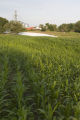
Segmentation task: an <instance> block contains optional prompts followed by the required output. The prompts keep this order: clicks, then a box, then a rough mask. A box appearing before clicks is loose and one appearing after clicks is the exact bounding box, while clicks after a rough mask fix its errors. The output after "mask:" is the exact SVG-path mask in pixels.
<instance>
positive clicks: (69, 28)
mask: <svg viewBox="0 0 80 120" xmlns="http://www.w3.org/2000/svg"><path fill="white" fill-rule="evenodd" d="M39 26H40V28H41V31H46V30H50V31H57V32H79V33H80V21H78V22H76V23H69V24H61V25H60V26H57V25H56V24H49V23H46V24H45V25H43V24H40V25H39Z"/></svg>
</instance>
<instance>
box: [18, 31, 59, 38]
mask: <svg viewBox="0 0 80 120" xmlns="http://www.w3.org/2000/svg"><path fill="white" fill-rule="evenodd" d="M19 35H27V36H47V37H57V36H54V35H48V34H42V33H31V32H21V33H19Z"/></svg>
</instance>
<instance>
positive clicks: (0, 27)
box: [0, 17, 8, 33]
mask: <svg viewBox="0 0 80 120" xmlns="http://www.w3.org/2000/svg"><path fill="white" fill-rule="evenodd" d="M6 23H8V20H7V19H5V18H2V17H0V33H3V32H5V31H6V29H5V27H4V26H5V24H6Z"/></svg>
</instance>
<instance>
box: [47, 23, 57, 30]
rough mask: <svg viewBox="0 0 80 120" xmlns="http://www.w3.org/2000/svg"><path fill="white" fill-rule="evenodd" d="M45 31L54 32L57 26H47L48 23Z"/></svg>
mask: <svg viewBox="0 0 80 120" xmlns="http://www.w3.org/2000/svg"><path fill="white" fill-rule="evenodd" d="M45 25H46V29H48V30H50V31H56V30H57V25H55V24H49V23H46V24H45Z"/></svg>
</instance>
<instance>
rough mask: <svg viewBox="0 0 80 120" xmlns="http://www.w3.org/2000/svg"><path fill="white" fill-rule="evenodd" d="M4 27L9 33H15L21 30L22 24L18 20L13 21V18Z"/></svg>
mask: <svg viewBox="0 0 80 120" xmlns="http://www.w3.org/2000/svg"><path fill="white" fill-rule="evenodd" d="M4 27H5V29H7V31H10V32H11V33H15V34H17V33H19V32H21V31H23V29H24V27H23V24H22V23H21V22H20V21H14V20H12V21H10V22H9V23H7V24H6V25H5V26H4Z"/></svg>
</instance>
